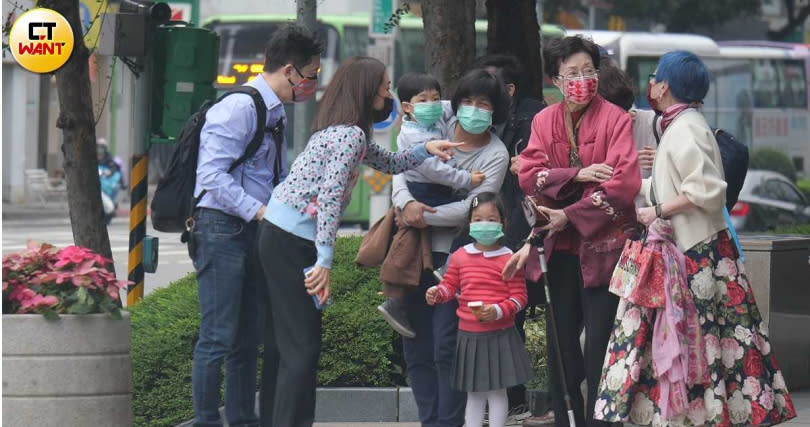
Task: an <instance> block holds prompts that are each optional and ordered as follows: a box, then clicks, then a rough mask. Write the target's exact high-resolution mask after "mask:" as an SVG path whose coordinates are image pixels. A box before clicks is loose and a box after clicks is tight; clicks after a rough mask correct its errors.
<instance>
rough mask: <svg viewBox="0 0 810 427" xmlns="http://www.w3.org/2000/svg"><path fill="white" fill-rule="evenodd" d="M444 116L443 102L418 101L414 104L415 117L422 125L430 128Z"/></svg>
mask: <svg viewBox="0 0 810 427" xmlns="http://www.w3.org/2000/svg"><path fill="white" fill-rule="evenodd" d="M441 117H442V102H441V101H433V102H418V103H416V104H413V118H415V119H416V121H417V122H419V124H420V125H422V126H424V127H426V128H429V127H431V126H433V124H434V123H436V121H438V120H439V118H441Z"/></svg>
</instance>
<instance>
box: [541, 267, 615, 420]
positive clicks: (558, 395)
mask: <svg viewBox="0 0 810 427" xmlns="http://www.w3.org/2000/svg"><path fill="white" fill-rule="evenodd" d="M548 266H549V271H548V280H549V291H550V293H551V302H552V304H553V306H554V314H555V318H556V320H557V329H558V330H559V334H558V336H559V343H560V350H561V352H562V358H563V362H564V364H565V384H566V385H567V387H568V394H569V395H570V396H571V403H572V406H573V408H574V416H575V419H576V422H577V425H578V426H583V425H589V426H606V425H609V424H608V423H604V422H601V421H594V420H593V407H594V404H595V403H596V392H597V389H598V387H599V379H600V377H601V375H602V364H603V363H604V361H605V353H606V352H607V345H608V340H609V339H610V334H611V332H612V331H613V320H614V319H615V318H616V308H617V306H618V305H619V299H618V297H616V296H615V295H613V294H611V293H610V292H608V287H607V286H602V287H599V288H584V287H583V284H582V274H581V272H580V265H579V256H577V255H570V254H565V253H559V252H558V253H555V254H554V255H553V257H552V259H551V260H550V261H549V265H548ZM550 316H551V314H550V311H549V310H546V320H547V321H546V336H547V337H548V338H547V343H548V365H549V385H550V389H551V390H550V391H551V396H552V399H551V400H552V408H554V417H555V421H556V424H557V425H558V426H567V425H568V411H567V409H566V405H565V399H564V397H563V396H564V395H563V391H562V382H561V375H560V372H559V369H558V368H557V367H558V366H559V364H558V363H559V362H558V361H557V353H556V350H555V348H554V342H555V340H554V334H555V331H554V330H553V328H552V327H551V321H550ZM583 327H584V328H585V352H584V354H583V352H582V348H581V346H580V343H579V336H580V334H581V332H582V328H583ZM584 379H587V381H588V405H587V407H585V402H584V399H583V397H582V393H581V391H580V385H581V384H582V380H584ZM586 411H587V412H586ZM586 421H587V423H586Z"/></svg>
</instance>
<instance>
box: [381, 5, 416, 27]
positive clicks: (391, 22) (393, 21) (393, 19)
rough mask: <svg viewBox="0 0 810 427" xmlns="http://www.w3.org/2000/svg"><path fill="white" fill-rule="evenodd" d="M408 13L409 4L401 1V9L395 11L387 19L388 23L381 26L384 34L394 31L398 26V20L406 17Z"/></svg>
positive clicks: (409, 9)
mask: <svg viewBox="0 0 810 427" xmlns="http://www.w3.org/2000/svg"><path fill="white" fill-rule="evenodd" d="M410 11H411V3H410V2H409V1H408V0H405V1H403V2H402V7H400V8H398V9H397V10H395V11H394V13H393V14H391V16H390V17H388V22H386V23H385V24H384V25H383V27H384V29H385V32H386V34H387V33H390V32H392V31H394V28H396V27H398V26H399V21H400V19H402V17H403V16H405V15H407V14H408V12H410Z"/></svg>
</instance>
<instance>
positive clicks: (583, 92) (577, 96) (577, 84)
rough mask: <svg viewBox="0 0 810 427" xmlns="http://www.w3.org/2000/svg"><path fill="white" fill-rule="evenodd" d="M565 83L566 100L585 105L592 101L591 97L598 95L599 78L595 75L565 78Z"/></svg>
mask: <svg viewBox="0 0 810 427" xmlns="http://www.w3.org/2000/svg"><path fill="white" fill-rule="evenodd" d="M563 85H564V87H565V100H566V101H569V102H573V103H574V104H579V105H583V104H587V103H589V102H591V99H593V97H594V96H595V95H596V90H597V88H598V86H599V78H598V77H597V76H595V75H594V76H582V77H575V78H573V79H569V78H565V79H564V80H563Z"/></svg>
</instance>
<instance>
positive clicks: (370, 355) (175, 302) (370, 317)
mask: <svg viewBox="0 0 810 427" xmlns="http://www.w3.org/2000/svg"><path fill="white" fill-rule="evenodd" d="M360 242H361V238H360V237H347V238H340V239H338V243H337V248H336V250H335V262H334V265H335V267H334V268H333V270H332V290H333V293H334V297H333V299H334V304H333V305H331V306H330V307H329V308H327V309H326V310H325V311H324V315H323V335H322V336H323V347H322V352H321V359H320V366H319V370H318V383H319V385H321V386H333V387H338V386H345V387H362V386H365V387H391V386H395V385H405V379H404V377H403V375H402V368H401V361H400V357H401V355H400V352H399V351H398V349H397V348H396V346H398V345H399V343H400V340H399V339H398V335H396V333H394V332H393V331H392V330H391V328H389V327H388V326H387V324H386V323H385V322H384V321H383V320H382V317H381V316H380V315H379V313H378V312H377V308H376V307H377V305H378V304H379V303H380V302H382V300H383V297H382V296H380V295H378V294H377V293H378V292H379V290H380V284H379V282H378V280H377V277H378V274H379V273H378V271H377V269H359V268H357V267H356V266H355V265H354V257H355V254H356V253H357V250H358V249H359V247H360ZM130 313H131V319H132V369H133V381H134V386H135V394H134V401H135V402H134V404H135V425H136V426H139V427H147V426H148V427H164V426H174V425H177V424H179V423H180V422H183V421H185V420H189V419H191V418H193V417H194V410H193V408H192V402H191V361H192V354H193V349H194V344H195V343H196V341H197V337H198V331H199V327H200V315H199V306H198V302H197V282H196V279H195V277H194V274H190V275H189V276H187V277H185V278H183V279H180V280H178V281H176V282H174V283H172V284H170V285H168V286H167V287H165V288H162V289H158V290H155V291H154V292H152V293H150V294H149V295H148V296H146V298H144V299H143V300H142V301H141V302H140V303H139V304H137V305H136V306H134V307H132V308H131V309H130ZM527 348H528V350H529V353H530V355H531V357H532V360H533V361H534V362H535V365H536V366H535V367H536V369H537V373H538V378H536V379H535V381H534V382H532V383H531V384H529V386H530V387H531V386H537V385H542V384H545V372H546V368H545V323H544V321H543V316H542V311H538V317H537V318H536V319H535V320H531V321H529V322H527ZM259 361H260V364H261V356H260V359H259Z"/></svg>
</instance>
